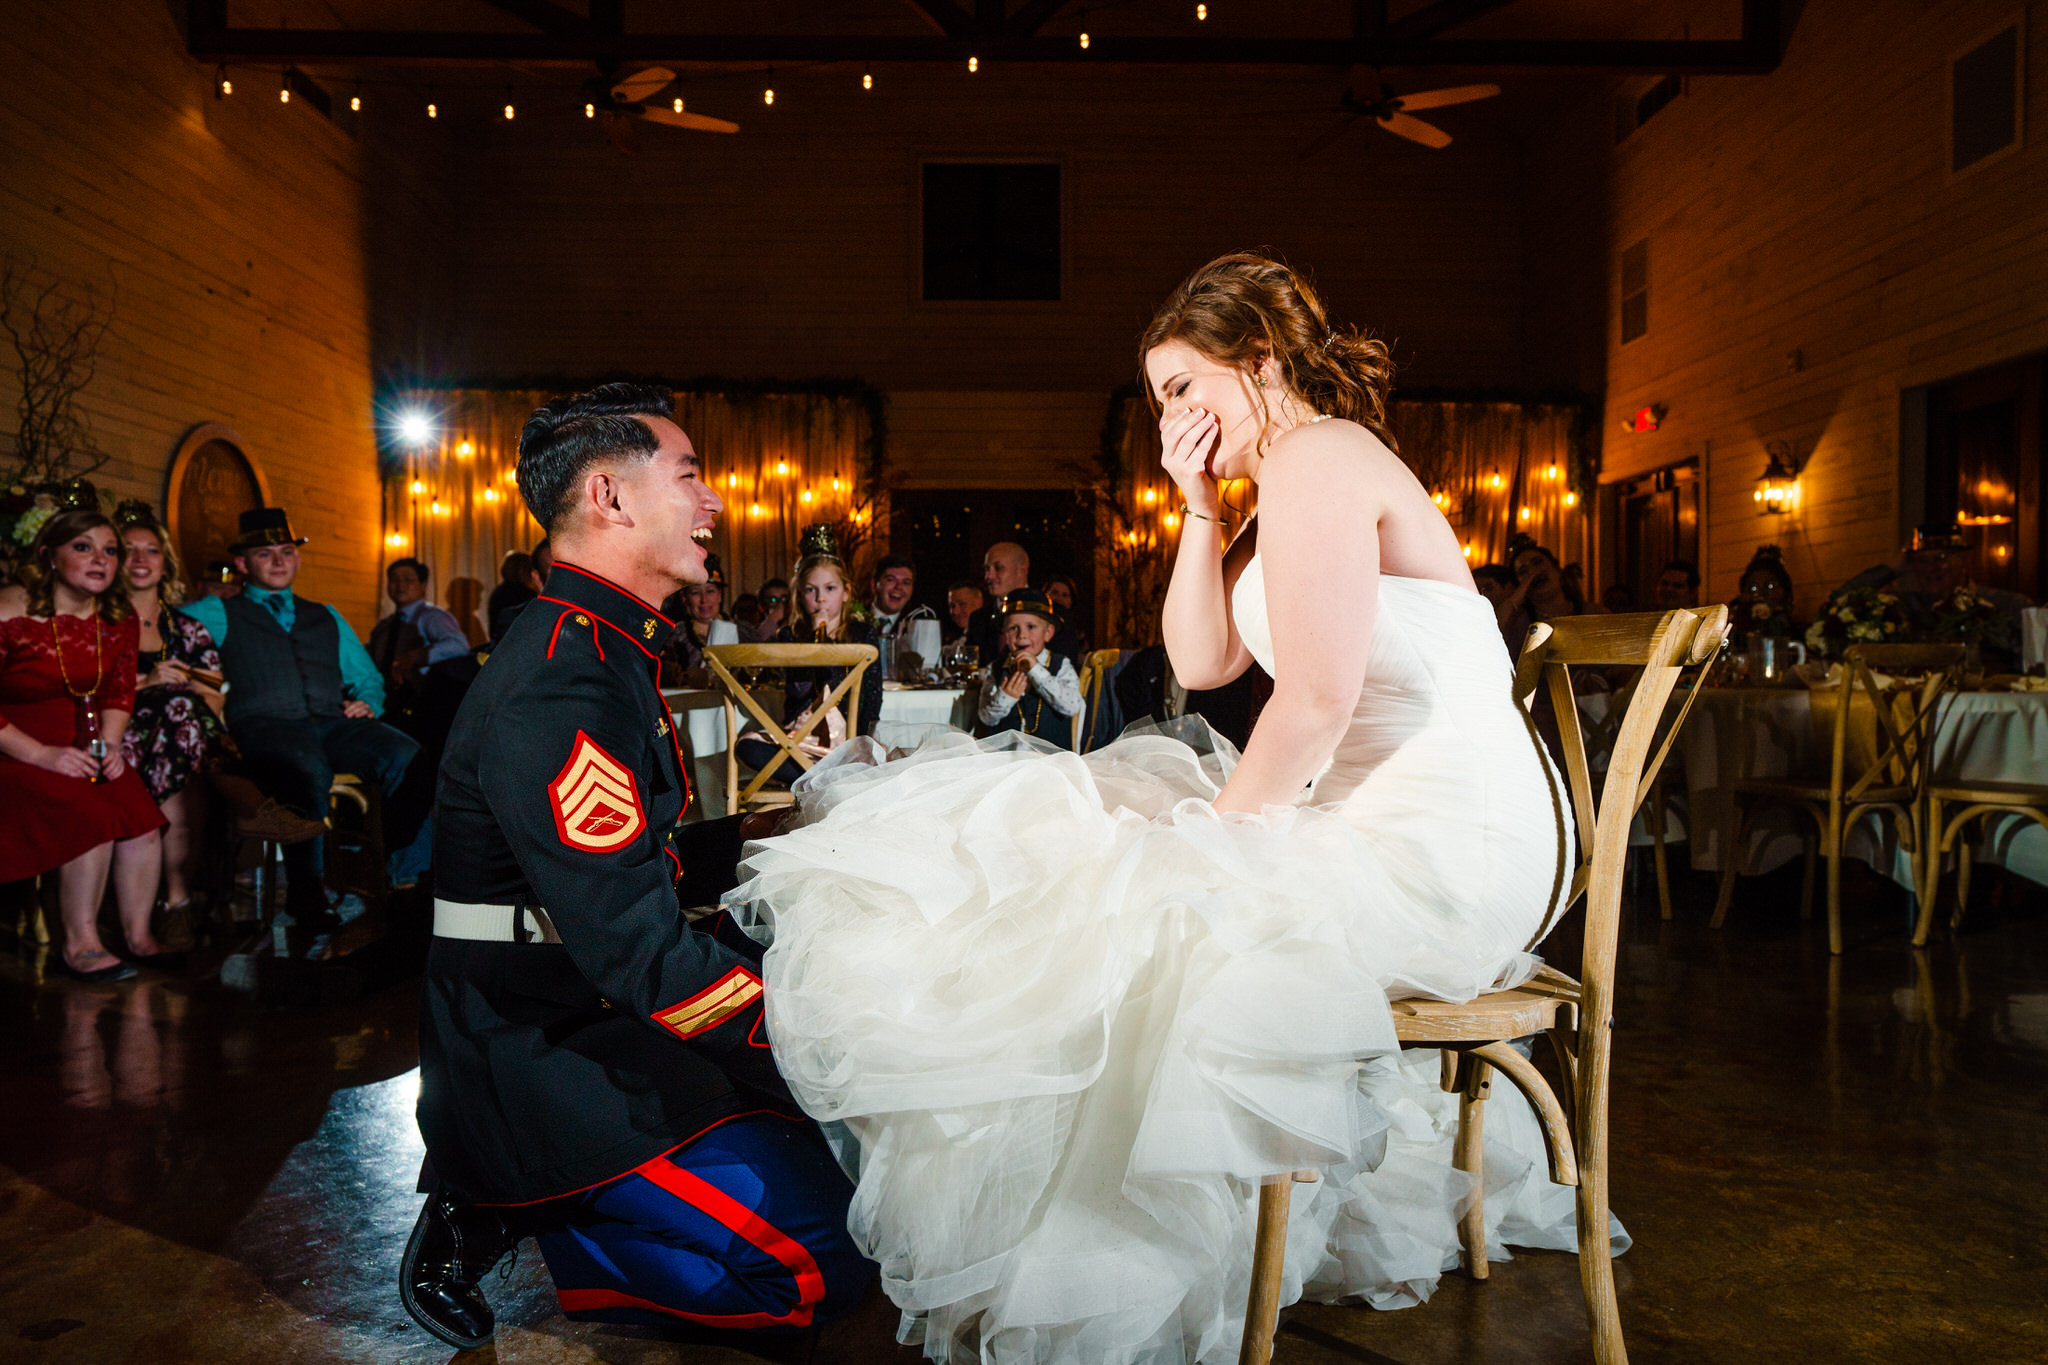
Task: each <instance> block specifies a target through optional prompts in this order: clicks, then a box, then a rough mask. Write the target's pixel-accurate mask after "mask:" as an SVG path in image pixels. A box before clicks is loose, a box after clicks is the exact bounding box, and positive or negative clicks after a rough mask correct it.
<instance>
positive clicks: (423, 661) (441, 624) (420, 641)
mask: <svg viewBox="0 0 2048 1365" xmlns="http://www.w3.org/2000/svg"><path fill="white" fill-rule="evenodd" d="M432 574H433V571H432V570H430V569H429V568H427V566H426V565H425V564H424V563H422V562H421V561H419V560H417V559H412V558H406V559H394V560H393V561H391V567H390V568H388V569H386V570H385V571H384V593H385V596H387V597H389V598H390V599H391V602H392V605H393V606H395V607H396V608H397V610H396V611H394V612H392V613H391V614H390V615H389V616H387V617H385V618H384V619H383V620H381V621H379V622H378V623H377V624H376V625H375V626H374V627H373V628H372V629H371V631H370V658H371V660H372V661H374V662H375V663H376V665H377V671H378V674H379V676H381V677H382V678H383V679H384V697H385V700H386V702H387V703H390V704H391V705H393V706H398V705H402V704H403V703H404V702H405V701H406V700H408V699H410V698H411V697H412V696H413V695H414V694H416V693H417V692H418V690H419V685H420V679H421V677H422V676H423V675H424V674H425V673H426V671H427V669H428V668H430V667H432V666H433V665H435V664H438V663H443V662H445V661H447V660H449V659H459V658H461V657H462V656H463V655H465V654H467V653H469V637H468V636H466V635H464V634H463V633H462V627H461V625H460V624H458V623H457V622H456V620H455V615H454V613H452V612H450V611H447V610H445V609H444V608H441V607H437V606H435V605H434V604H433V603H432V602H429V601H428V600H427V583H428V581H429V579H430V578H431V577H432ZM501 586H502V585H501Z"/></svg>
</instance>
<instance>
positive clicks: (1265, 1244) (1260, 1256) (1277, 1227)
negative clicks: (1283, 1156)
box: [1237, 1175, 1294, 1365]
mask: <svg viewBox="0 0 2048 1365" xmlns="http://www.w3.org/2000/svg"><path fill="white" fill-rule="evenodd" d="M1293 1196H1294V1179H1293V1177H1292V1176H1290V1175H1277V1176H1273V1177H1272V1178H1270V1179H1269V1180H1268V1181H1267V1182H1266V1183H1265V1184H1263V1185H1261V1186H1259V1225H1258V1232H1257V1234H1256V1238H1255V1240H1254V1242H1253V1245H1252V1284H1251V1291H1250V1294H1249V1296H1248V1297H1247V1299H1246V1302H1245V1309H1244V1336H1243V1338H1242V1339H1241V1340H1240V1342H1239V1344H1238V1348H1237V1365H1271V1362H1272V1359H1273V1335H1274V1333H1275V1332H1276V1331H1277V1330H1278V1329H1279V1325H1280V1278H1281V1272H1282V1271H1283V1270H1284V1269H1285V1268H1286V1264H1287V1208H1288V1205H1289V1204H1290V1203H1291V1202H1292V1200H1293Z"/></svg>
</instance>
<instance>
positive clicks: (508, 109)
mask: <svg viewBox="0 0 2048 1365" xmlns="http://www.w3.org/2000/svg"><path fill="white" fill-rule="evenodd" d="M517 112H518V111H517V110H515V109H514V108H513V107H512V101H511V100H506V101H505V122H507V123H510V122H511V121H512V119H513V116H514V115H515V114H516V113H517Z"/></svg>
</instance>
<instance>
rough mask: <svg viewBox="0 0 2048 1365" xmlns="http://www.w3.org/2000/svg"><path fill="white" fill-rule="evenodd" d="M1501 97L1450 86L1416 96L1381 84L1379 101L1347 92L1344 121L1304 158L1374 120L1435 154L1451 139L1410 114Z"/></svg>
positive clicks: (1492, 88)
mask: <svg viewBox="0 0 2048 1365" xmlns="http://www.w3.org/2000/svg"><path fill="white" fill-rule="evenodd" d="M1499 93H1500V87H1499V86H1497V85H1492V84H1487V85H1447V86H1444V87H1443V88H1442V89H1440V90H1420V91H1417V92H1416V93H1415V94H1413V95H1398V94H1396V93H1394V90H1393V89H1392V87H1390V86H1389V85H1388V84H1387V83H1386V82H1385V81H1384V80H1383V81H1381V82H1380V94H1379V98H1378V99H1373V100H1366V99H1360V98H1359V96H1358V92H1357V89H1356V87H1353V88H1352V89H1349V90H1346V91H1345V92H1344V98H1343V99H1342V100H1340V101H1338V103H1339V104H1340V105H1341V106H1342V108H1343V109H1344V111H1345V115H1346V116H1345V119H1344V121H1343V122H1342V123H1340V124H1338V125H1337V126H1336V127H1335V128H1333V129H1331V130H1330V131H1329V132H1328V133H1326V134H1325V135H1323V136H1322V137H1320V138H1318V139H1317V140H1316V141H1315V142H1314V143H1312V144H1310V146H1309V147H1308V148H1307V150H1306V151H1304V152H1303V153H1302V155H1304V156H1309V155H1313V154H1314V153H1316V152H1319V151H1321V150H1323V148H1325V147H1327V146H1329V145H1330V144H1331V143H1333V142H1335V141H1336V140H1337V139H1338V138H1340V137H1342V136H1344V134H1346V133H1348V132H1350V131H1351V130H1352V129H1353V128H1354V127H1356V126H1357V125H1358V123H1359V122H1360V121H1361V120H1363V119H1368V118H1369V119H1372V120H1373V121H1374V122H1375V123H1377V124H1379V126H1380V127H1382V128H1384V129H1386V130H1387V131H1388V132H1390V133H1392V134H1393V135H1394V136H1395V137H1405V138H1407V139H1408V140H1409V141H1410V142H1419V143H1421V144H1422V145H1423V146H1425V147H1428V148H1430V149H1432V150H1439V151H1440V150H1442V149H1443V148H1445V147H1448V146H1450V145H1451V135H1450V134H1449V133H1447V132H1445V131H1444V130H1443V129H1441V128H1439V127H1437V126H1436V125H1435V124H1434V123H1428V122H1425V121H1424V120H1422V119H1419V118H1416V117H1415V116H1414V114H1413V113H1412V112H1411V111H1413V110H1416V109H1442V108H1445V107H1447V106H1449V105H1453V104H1470V103H1472V102H1473V101H1474V100H1484V99H1492V98H1493V97H1494V96H1495V95H1498V94H1499Z"/></svg>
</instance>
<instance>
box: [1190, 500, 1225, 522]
mask: <svg viewBox="0 0 2048 1365" xmlns="http://www.w3.org/2000/svg"><path fill="white" fill-rule="evenodd" d="M1180 514H1181V515H1182V516H1184V517H1192V518H1194V519H1195V520H1196V521H1213V522H1215V523H1216V524H1217V525H1218V526H1222V525H1224V524H1225V523H1224V520H1223V518H1221V517H1212V516H1210V515H1209V514H1208V513H1207V512H1197V511H1195V510H1194V509H1192V508H1191V507H1189V506H1188V505H1187V504H1186V503H1182V504H1181V505H1180Z"/></svg>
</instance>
